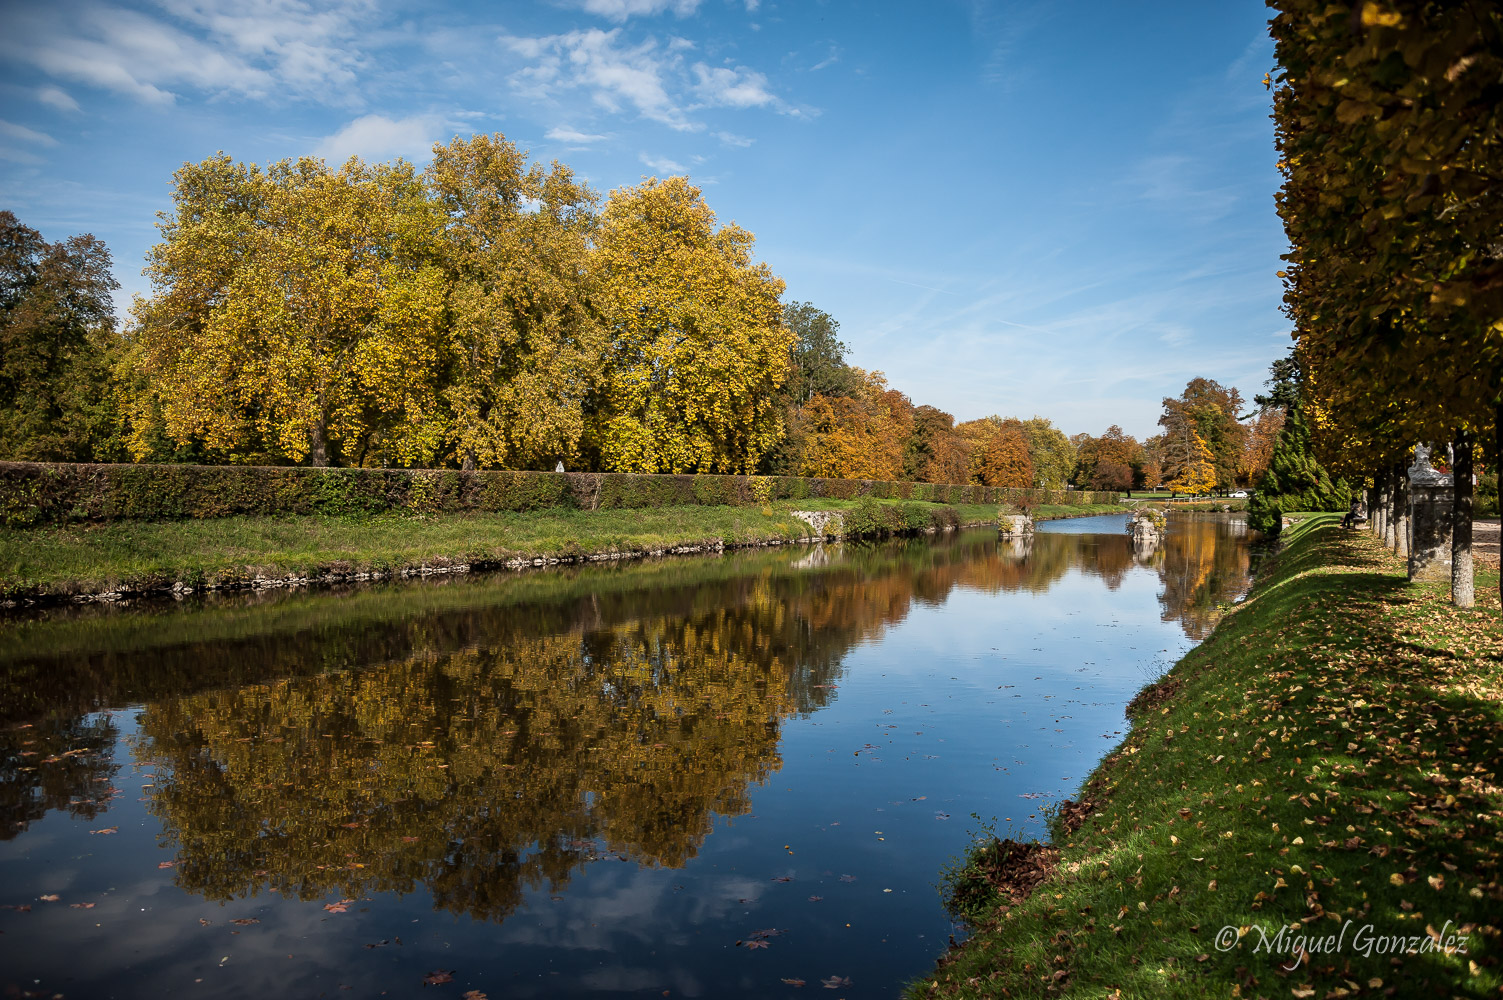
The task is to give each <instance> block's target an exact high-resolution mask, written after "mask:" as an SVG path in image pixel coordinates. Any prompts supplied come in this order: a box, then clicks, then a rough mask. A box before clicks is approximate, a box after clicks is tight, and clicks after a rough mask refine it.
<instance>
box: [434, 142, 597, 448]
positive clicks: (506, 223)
mask: <svg viewBox="0 0 1503 1000" xmlns="http://www.w3.org/2000/svg"><path fill="white" fill-rule="evenodd" d="M427 181H428V185H429V188H430V189H431V190H432V192H433V194H434V197H435V198H436V199H437V201H438V204H439V207H440V208H441V209H442V210H443V212H444V214H445V216H446V218H447V222H446V226H445V230H444V235H445V239H444V263H445V265H446V267H447V269H448V271H449V273H450V275H451V286H450V289H449V311H450V317H451V319H450V324H451V325H450V328H449V338H448V339H449V345H448V346H449V351H450V354H451V359H452V361H451V365H450V368H449V371H448V372H447V380H446V385H445V386H444V389H443V396H444V399H445V401H446V402H447V403H448V405H449V407H450V409H451V410H452V411H453V414H454V427H453V433H452V439H453V442H454V446H455V448H456V449H457V451H458V454H459V457H460V460H461V461H462V462H463V464H464V467H465V468H474V467H476V466H477V465H479V466H506V467H510V468H543V469H552V468H553V465H554V463H555V462H556V461H560V460H562V461H564V462H566V463H567V464H568V465H570V466H571V467H572V466H575V465H576V464H577V462H576V456H577V455H578V453H579V449H580V445H581V438H582V437H583V435H584V429H585V414H586V408H587V407H588V406H589V405H590V402H591V398H592V394H593V393H594V391H595V388H596V387H595V374H596V372H598V371H599V369H600V363H601V357H602V353H603V351H604V349H605V331H604V327H603V326H602V324H601V323H600V321H599V319H598V317H597V316H596V315H595V312H594V310H593V309H592V308H591V307H590V304H589V303H590V296H591V293H592V290H593V289H592V280H591V273H590V269H589V251H590V240H591V238H592V236H593V235H594V231H595V227H596V220H595V214H594V205H595V201H596V199H595V195H594V194H593V193H592V192H590V191H589V189H587V188H586V187H584V186H583V185H581V184H580V183H579V182H578V181H576V180H575V179H574V175H573V172H572V171H570V170H569V168H568V167H565V166H563V165H561V164H559V163H554V164H553V165H552V167H551V168H550V169H548V170H544V169H543V168H542V166H540V165H539V164H532V165H531V166H528V164H527V158H526V155H525V154H524V153H523V152H521V151H520V150H518V149H517V147H516V146H515V145H513V144H512V143H510V142H508V141H507V140H506V139H505V138H504V137H503V136H501V135H499V134H497V135H477V136H473V137H471V138H469V139H459V138H456V139H454V140H453V141H452V142H450V143H449V144H448V145H447V146H439V147H437V148H436V149H435V151H434V158H433V164H432V166H430V167H429V168H428V173H427Z"/></svg>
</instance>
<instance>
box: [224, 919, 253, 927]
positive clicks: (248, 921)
mask: <svg viewBox="0 0 1503 1000" xmlns="http://www.w3.org/2000/svg"><path fill="white" fill-rule="evenodd" d="M260 922H261V918H260V917H236V918H235V919H234V920H231V921H230V923H232V924H239V925H240V926H241V927H246V926H249V925H250V924H259V923H260Z"/></svg>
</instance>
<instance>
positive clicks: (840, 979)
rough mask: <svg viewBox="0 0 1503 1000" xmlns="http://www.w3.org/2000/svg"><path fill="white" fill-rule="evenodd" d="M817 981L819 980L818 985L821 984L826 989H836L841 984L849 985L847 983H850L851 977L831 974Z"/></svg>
mask: <svg viewBox="0 0 1503 1000" xmlns="http://www.w3.org/2000/svg"><path fill="white" fill-rule="evenodd" d="M819 982H820V985H821V986H823V987H824V988H825V989H827V990H838V989H840V988H841V987H843V986H849V985H851V977H850V976H831V977H830V978H828V979H821V980H820V981H819Z"/></svg>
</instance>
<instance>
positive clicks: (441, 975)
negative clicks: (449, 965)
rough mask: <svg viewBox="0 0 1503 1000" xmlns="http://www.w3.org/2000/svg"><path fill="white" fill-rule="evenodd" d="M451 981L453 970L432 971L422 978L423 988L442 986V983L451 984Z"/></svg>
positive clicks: (452, 979)
mask: <svg viewBox="0 0 1503 1000" xmlns="http://www.w3.org/2000/svg"><path fill="white" fill-rule="evenodd" d="M453 981H454V970H453V969H434V970H433V971H432V972H430V973H428V974H427V975H426V976H424V977H423V985H424V986H442V985H443V984H444V983H452V982H453Z"/></svg>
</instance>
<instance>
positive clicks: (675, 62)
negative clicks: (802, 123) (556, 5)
mask: <svg viewBox="0 0 1503 1000" xmlns="http://www.w3.org/2000/svg"><path fill="white" fill-rule="evenodd" d="M500 43H501V45H502V46H503V47H504V48H506V49H507V50H508V51H509V52H511V53H512V54H513V55H514V56H517V57H519V58H520V59H521V60H522V61H523V63H524V65H522V66H521V67H519V68H518V69H516V70H514V71H513V72H512V74H511V76H510V78H509V79H510V83H511V85H512V88H513V89H514V90H515V91H516V92H517V93H518V95H519V96H523V97H528V98H531V99H534V100H555V101H556V100H560V99H561V98H562V97H563V95H564V94H566V93H567V92H570V91H583V92H585V93H587V94H588V95H589V97H590V99H591V100H592V101H593V103H594V104H595V105H596V106H597V107H598V108H602V109H604V110H605V111H606V112H608V113H611V114H620V113H622V112H628V111H635V112H636V113H637V114H638V115H640V116H641V117H643V118H646V119H648V120H650V121H655V122H658V123H660V124H663V125H667V126H668V127H669V128H672V129H675V130H678V131H681V132H697V131H700V130H702V129H703V128H704V127H705V126H704V123H703V122H701V121H698V120H696V119H695V118H694V117H691V116H692V115H693V113H694V112H696V111H703V110H704V109H706V108H737V109H756V108H763V109H768V110H775V111H778V112H780V113H784V114H792V115H802V114H805V111H804V110H802V109H797V108H793V107H791V106H790V105H789V104H788V103H787V102H786V101H784V100H783V99H782V98H780V97H779V96H778V95H777V94H775V93H774V92H773V89H772V86H771V84H770V83H769V81H768V78H767V76H766V74H764V73H761V72H758V71H757V70H755V69H752V68H750V67H747V66H734V67H732V66H719V67H712V66H710V65H709V64H707V63H705V62H695V63H693V64H692V65H691V64H687V63H686V61H685V59H684V53H685V52H687V51H690V50H692V49H693V48H694V47H695V46H694V45H693V43H690V42H687V41H684V40H682V39H678V38H674V39H672V40H670V41H669V43H668V44H667V45H661V44H659V43H658V41H657V40H656V39H655V38H652V37H647V38H644V39H642V40H640V41H631V42H629V41H627V40H626V38H625V36H624V34H623V29H621V28H612V29H611V30H609V31H603V30H601V29H599V28H591V29H588V30H583V31H571V32H567V33H565V34H560V35H539V36H523V35H503V36H501V38H500Z"/></svg>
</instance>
